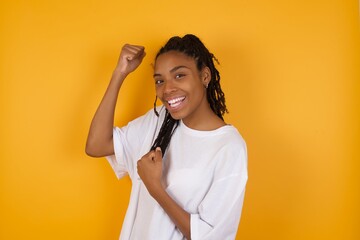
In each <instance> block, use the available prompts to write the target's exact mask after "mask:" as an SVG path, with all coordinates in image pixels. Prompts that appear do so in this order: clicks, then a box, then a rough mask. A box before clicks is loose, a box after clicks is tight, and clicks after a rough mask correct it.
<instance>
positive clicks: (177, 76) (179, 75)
mask: <svg viewBox="0 0 360 240" xmlns="http://www.w3.org/2000/svg"><path fill="white" fill-rule="evenodd" d="M183 77H185V74H182V73H178V74H176V75H175V78H176V79H181V78H183Z"/></svg>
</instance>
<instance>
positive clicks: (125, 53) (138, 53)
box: [116, 44, 146, 75]
mask: <svg viewBox="0 0 360 240" xmlns="http://www.w3.org/2000/svg"><path fill="white" fill-rule="evenodd" d="M145 55H146V53H145V48H144V47H143V46H137V45H130V44H125V45H124V46H123V47H122V49H121V53H120V57H119V60H118V63H117V66H116V71H118V72H120V73H121V74H124V75H128V74H129V73H131V72H132V71H134V70H135V69H136V68H137V67H138V66H139V65H140V63H141V62H142V60H143V58H144V57H145Z"/></svg>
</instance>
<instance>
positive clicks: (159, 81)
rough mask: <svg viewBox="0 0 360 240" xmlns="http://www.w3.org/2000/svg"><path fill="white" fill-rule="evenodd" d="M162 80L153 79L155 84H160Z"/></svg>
mask: <svg viewBox="0 0 360 240" xmlns="http://www.w3.org/2000/svg"><path fill="white" fill-rule="evenodd" d="M163 82H164V81H163V80H161V79H155V85H160V84H162V83H163Z"/></svg>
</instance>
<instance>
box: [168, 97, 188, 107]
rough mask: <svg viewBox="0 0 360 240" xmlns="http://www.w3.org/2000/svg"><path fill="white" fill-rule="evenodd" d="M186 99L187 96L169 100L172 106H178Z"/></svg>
mask: <svg viewBox="0 0 360 240" xmlns="http://www.w3.org/2000/svg"><path fill="white" fill-rule="evenodd" d="M184 99H185V97H178V98H174V99H171V100H169V101H168V103H169V105H170V106H172V107H176V106H178V105H179V104H180V103H181V102H182V101H183V100H184Z"/></svg>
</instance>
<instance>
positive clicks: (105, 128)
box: [86, 70, 126, 157]
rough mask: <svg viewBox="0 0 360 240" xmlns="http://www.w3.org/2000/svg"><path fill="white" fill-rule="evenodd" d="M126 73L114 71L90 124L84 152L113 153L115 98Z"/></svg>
mask: <svg viewBox="0 0 360 240" xmlns="http://www.w3.org/2000/svg"><path fill="white" fill-rule="evenodd" d="M125 77H126V75H125V74H122V73H120V72H119V71H116V70H115V71H114V73H113V75H112V78H111V81H110V83H109V86H108V88H107V90H106V92H105V94H104V97H103V99H102V100H101V102H100V104H99V107H98V109H97V110H96V113H95V115H94V118H93V120H92V122H91V125H90V130H89V134H88V139H87V142H86V153H87V154H88V155H90V156H93V157H102V156H106V155H111V154H113V153H114V149H113V126H114V115H115V107H116V102H117V98H118V95H119V91H120V88H121V85H122V83H123V81H124V79H125Z"/></svg>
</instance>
